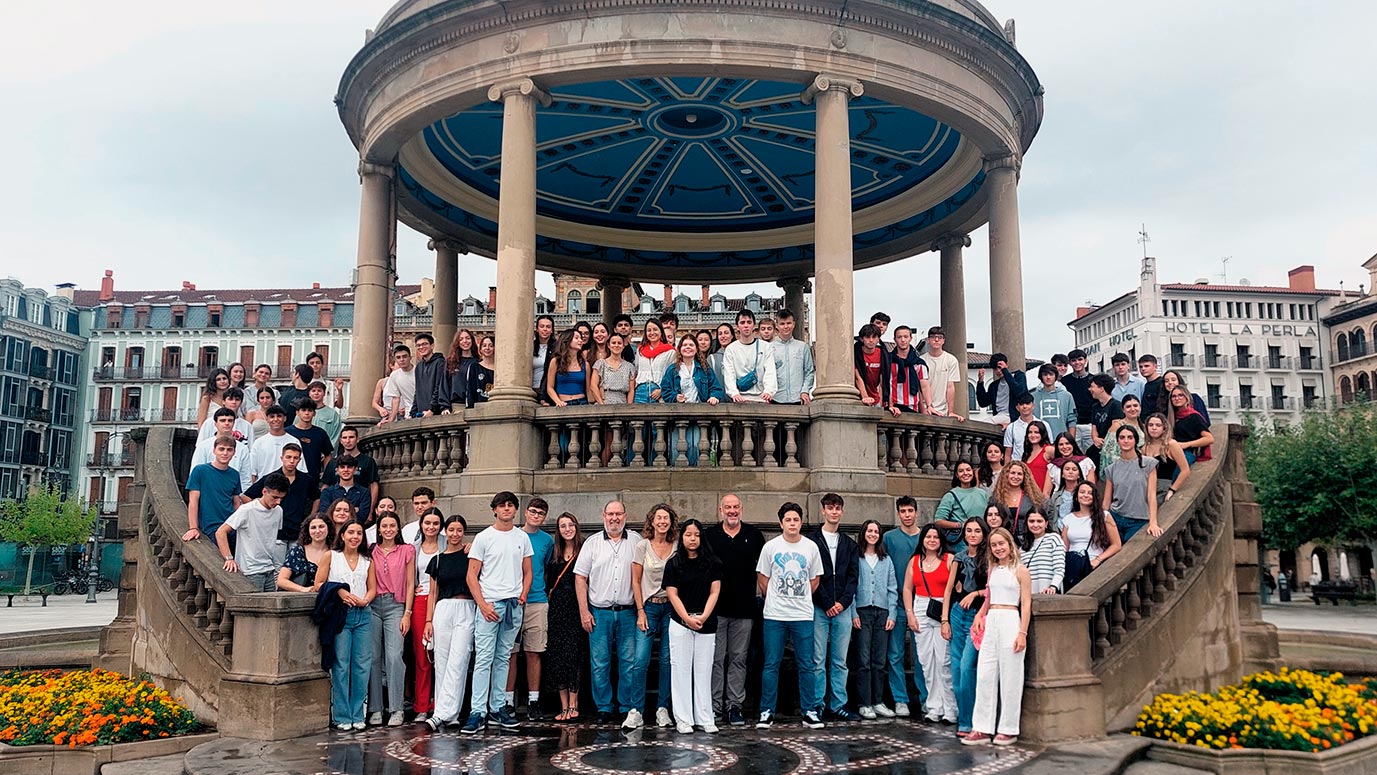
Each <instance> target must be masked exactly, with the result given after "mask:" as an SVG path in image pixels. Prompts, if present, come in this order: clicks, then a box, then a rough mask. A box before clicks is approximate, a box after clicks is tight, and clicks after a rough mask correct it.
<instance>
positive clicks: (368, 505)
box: [320, 453, 373, 521]
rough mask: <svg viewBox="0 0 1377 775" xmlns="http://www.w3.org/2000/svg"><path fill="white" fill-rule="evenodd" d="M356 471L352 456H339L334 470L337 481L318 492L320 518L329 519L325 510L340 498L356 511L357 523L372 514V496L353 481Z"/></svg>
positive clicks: (356, 466) (356, 463)
mask: <svg viewBox="0 0 1377 775" xmlns="http://www.w3.org/2000/svg"><path fill="white" fill-rule="evenodd" d="M357 470H358V461H357V460H355V459H354V458H353V456H351V455H349V454H348V453H345V454H343V455H340V458H339V462H338V463H336V468H335V471H336V472H337V473H338V475H339V481H338V482H336V483H335V484H332V485H330V486H329V487H326V488H325V489H324V490H321V491H320V514H321V516H323V517H326V518H329V516H330V515H329V514H326V513H325V510H326V509H328V508H330V506H331V505H333V504H334V502H335V501H337V500H340V499H341V498H342V499H344V500H347V501H349V502H350V503H351V504H353V506H354V508H355V509H356V510H357V511H358V514H359V521H363V520H366V519H368V516H369V515H370V514H372V513H373V497H372V495H371V494H370V493H369V491H368V488H367V487H364V486H363V485H361V484H359V483H358V482H357V481H356V480H355V479H354V472H355V471H357Z"/></svg>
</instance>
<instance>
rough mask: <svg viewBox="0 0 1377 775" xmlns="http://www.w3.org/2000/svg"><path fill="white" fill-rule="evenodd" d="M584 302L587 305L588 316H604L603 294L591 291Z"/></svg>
mask: <svg viewBox="0 0 1377 775" xmlns="http://www.w3.org/2000/svg"><path fill="white" fill-rule="evenodd" d="M584 301H585V302H586V303H587V309H588V314H590V315H600V314H602V294H601V293H599V292H597V291H589V292H588V295H587V296H586V297H584Z"/></svg>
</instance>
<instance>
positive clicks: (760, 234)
mask: <svg viewBox="0 0 1377 775" xmlns="http://www.w3.org/2000/svg"><path fill="white" fill-rule="evenodd" d="M804 87H805V84H802V83H797V82H787V81H772V80H756V79H750V78H730V77H718V76H713V77H673V78H670V77H638V78H626V79H621V80H603V81H596V82H589V83H575V84H568V85H561V86H555V87H553V88H552V89H551V90H550V97H551V99H552V102H551V104H550V105H549V106H548V107H539V108H538V112H537V118H536V131H537V143H538V146H537V151H536V159H537V175H536V187H537V194H536V196H537V204H536V206H537V213H538V220H537V233H538V238H537V247H538V250H539V252H540V254H541V262H542V264H545V265H547V266H548V265H557V264H559V263H560V262H561V261H562V260H564V259H569V260H570V261H571V262H586V261H590V260H591V261H598V262H610V263H613V264H620V265H623V266H625V267H626V271H627V272H628V273H630V274H633V275H634V274H635V273H636V268H637V267H645V268H650V267H663V268H668V267H675V268H679V269H681V270H682V269H683V268H691V267H697V266H701V267H715V268H721V269H728V268H731V269H735V270H736V271H737V272H740V271H742V270H745V271H747V272H750V271H752V269H751V268H754V269H755V271H757V272H761V273H768V272H769V268H770V267H771V266H773V265H784V264H796V263H799V262H811V260H812V238H813V231H812V221H813V197H814V178H813V170H814V158H813V157H814V153H813V151H814V135H813V130H814V122H815V115H814V107H813V105H812V104H805V103H804V102H803V101H802V99H801V98H800V95H801V93H802V92H803V89H804ZM850 111H851V173H852V174H851V178H852V197H853V202H854V210H855V213H856V215H855V223H856V231H857V233H856V237H855V247H856V249H857V250H858V251H860V250H867V249H868V250H872V251H876V250H878V251H881V252H882V251H884V249H885V246H886V245H887V244H888V243H891V242H892V243H895V244H896V246H897V245H898V243H900V242H902V241H903V240H905V239H906V238H909V237H911V235H913V234H914V233H916V232H918V231H921V230H924V229H928V228H930V227H932V226H934V225H935V224H937V223H938V222H940V221H942V220H943V219H944V218H946V217H948V216H950V215H952V214H954V213H956V211H957V210H958V209H959V208H960V207H961V206H962V205H963V204H965V203H967V202H968V201H970V200H971V199H972V198H973V197H974V196H975V195H976V192H977V191H978V189H979V187H980V185H981V183H982V182H983V180H984V174H983V172H981V165H980V154H979V152H978V150H976V149H975V148H974V147H973V145H972V144H971V143H970V142H969V141H967V140H965V139H963V137H962V136H961V134H960V133H958V132H957V131H956V130H955V129H953V128H952V127H950V126H948V125H946V124H943V123H942V122H940V121H938V120H936V119H934V118H931V117H929V116H926V115H923V114H922V113H919V112H916V111H914V110H912V109H910V108H907V107H902V106H899V105H894V104H891V103H888V102H885V101H882V100H879V99H875V98H874V97H871V96H862V97H859V98H856V99H854V100H852V101H851V107H850ZM501 140H502V106H501V105H500V104H497V103H483V104H479V105H475V106H473V107H471V108H468V109H465V110H462V111H460V112H459V113H457V114H455V115H452V116H450V117H448V118H445V119H442V120H440V121H436V122H434V123H433V124H431V125H429V126H427V127H425V128H424V129H423V130H422V131H421V132H420V133H419V134H417V135H416V136H414V137H413V138H412V139H411V140H410V141H409V142H408V143H407V144H406V145H405V146H404V147H403V149H402V152H401V154H400V156H399V159H398V181H399V183H400V189H401V193H402V206H403V208H405V209H406V210H407V211H408V213H409V214H410V215H411V216H413V217H414V218H415V219H418V220H420V221H422V222H424V223H425V224H427V225H428V226H430V227H432V228H433V229H435V230H439V231H443V232H447V233H451V234H455V235H457V236H461V237H464V238H465V239H467V241H468V242H469V243H470V244H471V245H473V246H474V247H475V249H477V250H479V251H480V252H489V250H490V247H489V246H491V245H494V244H495V239H496V234H497V224H496V220H497V217H496V215H497V196H498V177H499V170H500V167H501ZM485 248H488V249H487V250H485Z"/></svg>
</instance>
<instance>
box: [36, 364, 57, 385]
mask: <svg viewBox="0 0 1377 775" xmlns="http://www.w3.org/2000/svg"><path fill="white" fill-rule="evenodd" d="M29 376H30V377H33V378H34V379H41V380H43V381H45V382H52V381H53V380H55V379H57V369H55V368H53V367H52V366H30V367H29Z"/></svg>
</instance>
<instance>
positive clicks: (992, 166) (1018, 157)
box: [984, 151, 1023, 174]
mask: <svg viewBox="0 0 1377 775" xmlns="http://www.w3.org/2000/svg"><path fill="white" fill-rule="evenodd" d="M984 162H985V173H986V174H989V173H990V172H993V171H994V170H1003V169H1010V170H1013V171H1014V172H1015V173H1017V172H1018V171H1019V169H1021V168H1022V167H1023V155H1022V154H1019V153H1014V152H1013V151H1004V152H1002V153H992V154H988V155H986V156H985V157H984Z"/></svg>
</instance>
